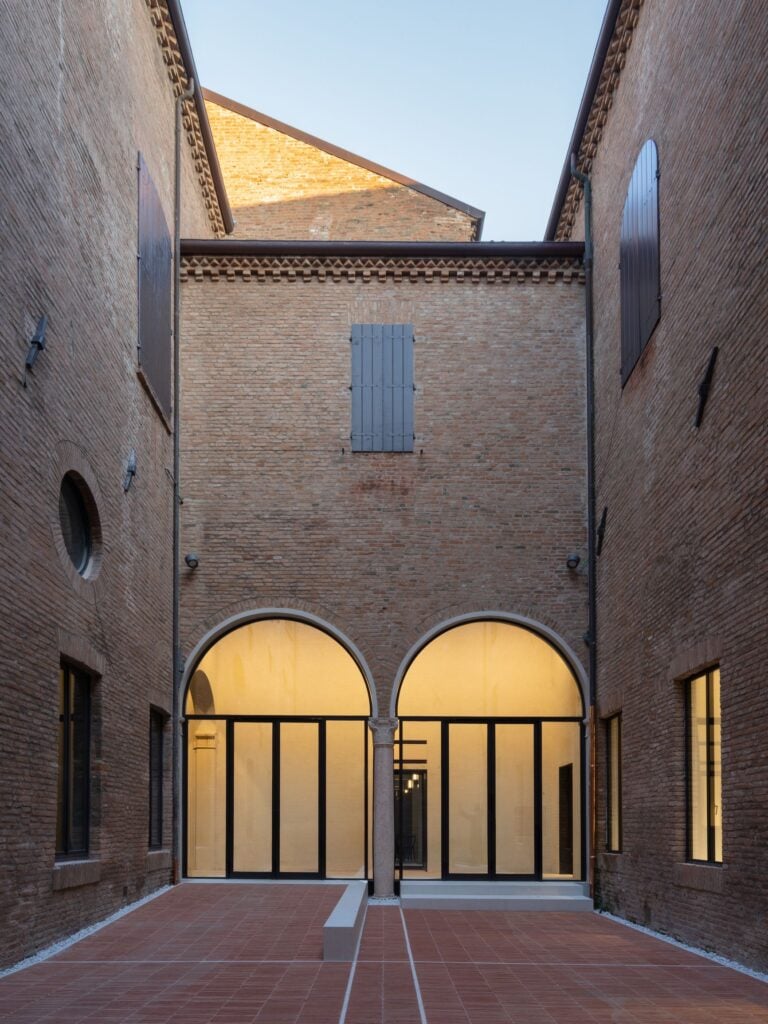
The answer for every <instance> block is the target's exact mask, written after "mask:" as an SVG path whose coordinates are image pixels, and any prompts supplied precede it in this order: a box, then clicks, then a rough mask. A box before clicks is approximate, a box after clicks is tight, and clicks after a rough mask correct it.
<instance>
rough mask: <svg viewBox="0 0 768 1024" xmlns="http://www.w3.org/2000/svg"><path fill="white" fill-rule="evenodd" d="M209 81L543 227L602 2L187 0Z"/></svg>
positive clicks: (503, 226)
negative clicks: (289, 0) (279, 0)
mask: <svg viewBox="0 0 768 1024" xmlns="http://www.w3.org/2000/svg"><path fill="white" fill-rule="evenodd" d="M182 2H183V9H184V15H185V18H186V22H187V29H188V31H189V36H190V39H191V42H192V49H193V51H194V54H195V61H196V63H197V69H198V73H199V75H200V78H201V81H202V84H203V85H204V86H207V87H208V88H209V89H214V90H215V91H216V92H220V93H223V94H224V95H225V96H229V97H231V98H232V99H234V100H237V101H239V102H240V103H245V104H246V105H247V106H249V107H254V108H255V109H256V110H260V111H262V112H263V113H265V114H268V115H270V116H271V117H274V118H277V119H278V120H280V121H285V122H287V123H288V124H291V125H293V126H294V127H296V128H300V129H302V130H303V131H305V132H309V133H310V134H312V135H317V136H319V137H320V138H321V139H325V140H326V141H328V142H332V143H334V144H335V145H337V146H342V147H343V148H345V149H349V150H351V151H352V152H353V153H358V154H359V155H361V156H364V157H367V158H368V159H369V160H374V161H376V162H377V163H379V164H384V165H385V166H386V167H391V168H392V169H394V170H396V171H399V172H400V173H401V174H407V175H409V176H411V177H413V178H415V179H416V180H418V181H421V182H423V183H424V184H426V185H430V186H431V187H432V188H435V189H438V190H440V191H441V192H446V193H447V194H448V195H451V196H454V197H455V198H457V199H460V200H462V201H464V202H466V203H470V204H471V205H473V206H478V207H480V209H482V210H485V211H486V221H485V229H484V231H483V238H484V240H486V241H490V240H507V241H528V240H532V239H540V238H542V237H543V234H544V227H545V225H546V221H547V217H548V215H549V210H550V208H551V205H552V200H553V198H554V193H555V188H556V185H557V181H558V178H559V176H560V171H561V169H562V166H563V161H564V159H565V151H566V148H567V146H568V140H569V139H570V135H571V131H572V129H573V123H574V120H575V118H576V111H577V109H578V105H579V101H580V99H581V95H582V92H583V90H584V85H585V82H586V77H587V71H588V69H589V64H590V61H591V59H592V54H593V51H594V48H595V43H596V41H597V34H598V31H599V28H600V22H601V21H602V16H603V12H604V10H605V6H606V0H475V4H474V5H473V6H472V5H470V3H468V2H467V0H464V2H463V3H461V4H459V3H456V2H455V0H454V2H451V0H442V2H439V0H389V2H386V3H385V2H379V3H374V2H371V0H293V2H291V3H288V2H285V0H283V2H282V3H276V2H274V0H182Z"/></svg>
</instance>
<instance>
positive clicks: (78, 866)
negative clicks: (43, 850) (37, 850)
mask: <svg viewBox="0 0 768 1024" xmlns="http://www.w3.org/2000/svg"><path fill="white" fill-rule="evenodd" d="M100 880H101V861H100V860H68V861H67V860H63V861H60V862H59V863H58V864H55V865H54V867H53V891H54V892H58V891H59V890H61V889H76V888H77V887H78V886H80V885H93V884H94V882H98V881H100Z"/></svg>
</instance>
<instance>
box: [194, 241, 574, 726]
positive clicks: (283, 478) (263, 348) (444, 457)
mask: <svg viewBox="0 0 768 1024" xmlns="http://www.w3.org/2000/svg"><path fill="white" fill-rule="evenodd" d="M404 262H406V261H398V260H389V261H388V260H383V261H382V262H381V269H382V273H383V274H384V275H386V276H385V277H384V280H383V281H382V280H379V278H378V274H377V273H376V272H374V273H373V275H372V279H371V280H369V281H367V282H366V281H364V280H363V278H362V274H360V275H359V276H357V277H356V276H355V275H354V272H353V273H351V274H350V275H349V276H348V274H347V273H346V272H345V273H343V274H342V275H340V279H339V280H334V278H333V260H332V259H329V260H328V261H327V277H326V279H325V280H321V279H320V278H319V277H318V276H317V274H316V273H310V275H309V277H308V279H307V280H304V279H303V276H302V274H301V272H299V273H298V274H297V275H295V277H296V279H295V280H290V279H289V278H288V276H287V275H285V276H282V277H281V276H279V275H277V276H271V275H270V276H269V277H268V278H267V280H266V281H264V282H261V281H259V279H258V276H257V269H258V267H257V264H256V261H254V265H253V266H252V267H251V268H250V270H249V273H250V274H251V275H252V276H250V278H249V279H244V278H243V277H242V276H241V274H240V273H238V275H237V276H236V277H235V278H234V279H233V280H232V281H228V280H227V279H226V276H222V277H219V278H218V279H217V280H212V279H211V278H210V277H209V276H207V273H208V272H209V271H210V270H211V269H214V271H215V272H217V273H218V270H217V268H215V267H213V268H212V265H211V263H212V261H208V264H207V266H205V267H202V266H200V265H201V264H205V261H204V260H201V261H198V266H199V268H200V270H201V273H203V274H204V275H205V276H203V277H202V280H200V281H196V280H194V279H191V280H189V281H188V282H187V283H185V284H184V285H183V287H182V296H183V314H184V317H183V318H184V327H183V330H184V335H183V345H184V354H185V358H184V391H183V397H182V414H183V419H184V433H183V438H182V443H183V464H184V508H183V537H184V545H185V547H186V548H189V549H193V550H195V551H197V552H199V554H200V567H199V568H198V569H197V570H195V572H194V573H189V574H187V577H186V578H185V579H184V581H183V589H182V606H183V629H182V636H183V643H184V649H185V651H189V650H190V649H191V648H192V647H193V646H194V645H195V644H196V643H197V642H198V641H199V640H200V638H201V637H202V636H203V634H204V633H205V632H206V631H207V630H208V629H210V628H213V627H214V626H215V625H217V624H218V623H219V622H221V621H222V620H223V619H224V618H226V617H227V616H229V615H232V614H237V613H242V612H245V611H248V610H249V609H258V608H262V607H284V608H294V609H297V610H302V609H303V610H306V611H310V612H312V613H314V614H316V615H319V616H320V617H321V618H323V619H325V620H326V621H328V622H330V623H331V624H332V625H334V626H335V627H337V628H338V629H340V630H341V631H342V632H343V633H344V634H346V636H348V637H349V638H350V639H351V640H352V641H353V642H354V643H355V644H356V645H357V646H358V648H359V649H360V650H361V651H362V653H363V654H364V656H365V658H366V660H367V662H368V664H369V666H370V668H371V671H372V674H373V676H374V679H375V682H376V688H377V693H378V697H379V708H380V710H381V712H382V713H384V714H385V713H386V709H387V706H388V703H389V695H390V691H391V687H392V683H393V680H394V677H395V674H396V672H397V668H398V666H399V664H400V662H401V660H402V659H403V658H404V657H405V655H406V653H407V652H408V650H409V648H410V647H411V646H412V645H413V644H415V643H416V642H417V641H418V640H419V638H420V637H422V636H423V635H424V634H425V633H426V632H427V631H428V630H429V629H431V628H432V627H434V626H436V625H437V624H438V623H440V622H441V621H443V620H446V619H449V618H451V617H453V616H456V615H461V614H465V613H469V612H478V611H482V610H498V611H504V612H514V613H518V614H522V615H525V616H528V617H530V618H532V619H535V620H537V621H540V622H542V623H544V624H545V625H547V626H549V627H550V628H552V629H553V630H554V631H555V632H556V633H558V634H559V635H560V636H561V637H563V638H564V639H565V640H566V641H567V642H568V643H569V644H570V645H571V646H572V647H573V648H574V650H575V651H576V652H577V653H578V654H579V655H581V654H582V653H583V643H582V640H581V636H582V634H583V632H584V628H585V619H584V614H585V612H584V609H585V581H584V577H583V576H582V575H574V574H572V573H570V572H569V571H568V570H567V569H566V565H565V559H566V557H567V554H568V552H569V551H571V550H572V549H577V550H578V549H580V548H582V547H583V545H584V421H583V409H584V402H583V388H584V371H583V288H582V286H581V284H580V283H579V282H578V273H576V274H572V271H571V269H570V268H568V267H566V268H565V269H566V272H567V273H568V275H569V277H570V281H565V280H563V278H562V275H558V277H557V278H556V279H555V280H554V282H549V281H548V280H547V279H546V277H542V279H541V280H539V281H536V280H535V279H534V278H533V277H532V276H531V275H530V274H527V275H522V277H523V279H522V282H520V283H519V282H518V281H517V277H516V272H514V271H513V273H512V277H511V280H509V281H508V283H501V282H498V283H492V282H491V281H489V280H488V279H487V278H486V276H485V272H483V271H478V270H476V271H475V272H476V273H477V274H478V278H479V280H478V281H476V282H475V283H472V281H471V280H465V281H462V280H461V279H460V278H457V277H456V276H455V272H454V274H453V275H452V276H451V278H449V279H448V280H447V281H446V282H445V283H441V282H440V281H439V280H431V281H429V280H427V279H426V278H424V277H423V275H418V276H416V278H415V280H413V281H412V280H409V279H408V278H409V267H408V266H405V267H403V263H404ZM474 262H475V264H476V265H477V264H479V263H481V262H482V261H479V260H478V261H474ZM266 263H267V261H264V260H262V261H260V264H261V269H262V270H263V269H264V268H265V265H266ZM243 266H246V262H245V261H243ZM395 273H397V274H398V275H400V276H401V277H402V276H404V277H405V278H406V279H405V280H400V281H396V280H394V276H393V275H394V274H395ZM466 273H467V277H468V278H469V277H470V275H471V271H467V272H466ZM497 273H498V271H497ZM400 322H408V323H413V325H414V333H415V357H414V366H415V381H416V393H415V407H414V411H415V434H416V438H415V442H414V451H413V453H361V452H356V453H351V451H350V430H351V422H350V416H351V412H350V406H351V401H350V391H349V386H350V365H351V356H350V330H351V324H353V323H400Z"/></svg>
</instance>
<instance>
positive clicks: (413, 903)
mask: <svg viewBox="0 0 768 1024" xmlns="http://www.w3.org/2000/svg"><path fill="white" fill-rule="evenodd" d="M400 902H401V904H402V906H403V907H404V908H406V909H411V910H529V911H530V910H534V911H542V910H550V911H574V910H578V911H591V910H593V909H594V905H593V903H592V900H591V899H590V898H589V896H588V895H587V886H586V884H585V883H584V882H490V881H484V882H464V881H440V880H436V881H432V882H422V881H412V880H406V879H404V880H403V881H402V882H401V884H400Z"/></svg>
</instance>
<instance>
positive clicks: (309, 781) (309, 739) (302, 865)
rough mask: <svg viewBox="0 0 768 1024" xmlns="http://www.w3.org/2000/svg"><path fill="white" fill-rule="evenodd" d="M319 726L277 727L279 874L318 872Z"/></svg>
mask: <svg viewBox="0 0 768 1024" xmlns="http://www.w3.org/2000/svg"><path fill="white" fill-rule="evenodd" d="M318 751H319V738H318V726H317V724H316V723H315V722H290V723H289V722H282V723H281V724H280V870H281V871H304V872H308V873H312V872H315V871H317V870H318V861H317V845H318V821H317V815H318V795H319V793H318V780H319V773H318V763H317V759H318Z"/></svg>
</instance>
